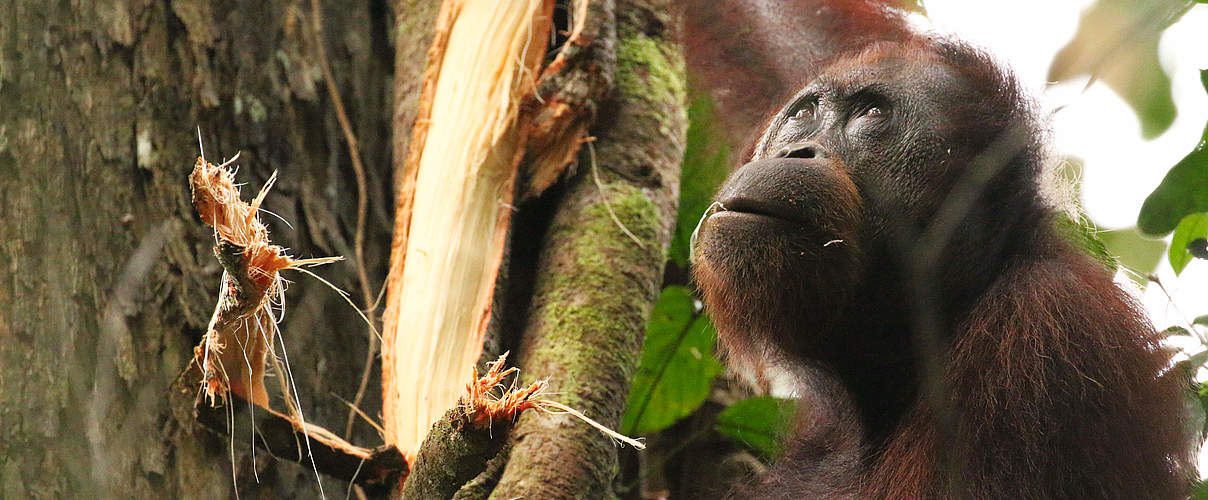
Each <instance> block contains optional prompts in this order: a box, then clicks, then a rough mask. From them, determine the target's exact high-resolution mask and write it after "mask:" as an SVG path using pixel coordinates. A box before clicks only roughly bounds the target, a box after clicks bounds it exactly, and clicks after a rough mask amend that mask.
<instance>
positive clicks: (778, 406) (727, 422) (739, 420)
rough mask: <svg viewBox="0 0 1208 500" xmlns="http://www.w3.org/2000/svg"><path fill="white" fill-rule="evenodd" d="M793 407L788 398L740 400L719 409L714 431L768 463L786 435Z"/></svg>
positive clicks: (778, 450)
mask: <svg viewBox="0 0 1208 500" xmlns="http://www.w3.org/2000/svg"><path fill="white" fill-rule="evenodd" d="M796 408H797V407H796V405H795V404H794V402H793V400H791V399H780V398H773V397H770V396H764V397H758V398H749V399H744V400H742V401H739V402H737V403H734V404H732V405H730V406H729V407H728V408H726V409H725V410H722V412H721V413H719V414H718V415H717V423H716V424H715V426H714V428H715V429H717V432H719V433H721V435H723V436H726V437H728V438H730V439H733V440H734V441H735V442H737V443H739V444H741V445H743V446H746V447H747V449H750V450H751V451H753V452H755V453H757V454H759V455H760V456H761V457H763V458H765V459H769V460H770V459H773V458H775V457H777V456H778V455H780V451H781V445H782V443H781V441H782V440H783V439H784V436H785V435H786V434H787V433H788V430H789V426H790V424H791V423H792V420H793V413H794V412H795V411H796Z"/></svg>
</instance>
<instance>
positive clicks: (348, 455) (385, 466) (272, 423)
mask: <svg viewBox="0 0 1208 500" xmlns="http://www.w3.org/2000/svg"><path fill="white" fill-rule="evenodd" d="M227 404H228V405H229V407H211V406H209V405H206V404H198V405H195V406H194V409H193V411H194V416H195V417H196V419H197V421H198V422H199V423H201V424H202V426H203V427H205V428H206V429H208V430H210V431H212V432H214V433H216V434H219V435H222V436H229V435H232V434H234V435H237V436H248V435H251V433H252V431H253V427H251V426H254V429H255V432H256V437H257V439H255V440H254V441H255V443H256V446H259V447H260V448H262V449H264V450H265V451H268V452H269V453H270V454H272V455H273V456H274V457H276V458H278V459H280V460H285V461H290V462H296V463H299V464H303V465H310V463H309V462H310V459H309V458H308V457H307V453H308V452H307V450H308V448H309V450H310V451H309V453H310V454H311V456H312V457H313V458H314V467H315V468H317V469H318V470H319V472H321V473H323V474H326V475H329V476H331V477H334V478H337V479H341V480H344V481H351V482H355V483H356V484H358V485H360V486H361V487H362V488H364V490H365V493H366V494H368V495H369V496H370V497H381V496H385V495H386V494H387V493H388V492H389V491H390V488H391V487H392V486H394V485H396V484H398V483H399V481H400V480H402V478H403V477H405V476H406V475H407V462H406V460H404V459H403V455H402V454H401V453H399V451H398V448H395V447H394V446H390V445H383V446H379V447H377V448H374V449H372V450H371V449H367V448H361V447H359V446H355V445H353V444H350V443H348V442H347V441H344V440H343V439H340V438H339V437H337V436H335V435H334V434H332V433H331V432H329V431H327V430H325V429H323V428H321V427H317V426H314V425H311V424H300V423H298V422H297V421H295V420H293V419H291V418H289V417H287V416H285V415H282V414H280V413H277V412H275V411H272V410H269V409H265V408H257V409H256V410H255V411H254V412H252V413H253V414H252V415H249V414H248V413H249V408H248V404H247V402H245V401H242V400H240V398H239V397H238V396H235V397H231V398H229V401H228V402H227ZM231 412H234V415H232V414H231ZM232 422H233V423H234V427H233V428H232V427H231V424H232ZM303 425H305V426H306V432H303V431H302V426H303ZM307 440H309V443H308V442H307ZM308 445H309V446H308Z"/></svg>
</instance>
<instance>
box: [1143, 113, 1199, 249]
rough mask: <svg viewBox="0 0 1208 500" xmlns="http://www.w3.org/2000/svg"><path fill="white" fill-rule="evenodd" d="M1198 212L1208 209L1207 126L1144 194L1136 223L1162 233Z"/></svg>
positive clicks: (1144, 230)
mask: <svg viewBox="0 0 1208 500" xmlns="http://www.w3.org/2000/svg"><path fill="white" fill-rule="evenodd" d="M1197 212H1208V127H1205V129H1204V133H1203V135H1202V136H1201V138H1200V143H1199V144H1197V145H1196V147H1195V149H1194V150H1192V151H1191V153H1189V154H1188V155H1187V156H1185V157H1183V159H1182V160H1179V162H1178V163H1176V164H1175V166H1174V167H1171V169H1170V171H1169V172H1166V177H1164V178H1162V183H1161V184H1158V187H1157V188H1155V189H1154V190H1153V192H1152V193H1149V197H1147V198H1145V203H1144V204H1142V205H1141V213H1140V214H1139V215H1138V216H1137V227H1139V228H1140V229H1141V231H1142V232H1144V233H1146V234H1151V235H1155V236H1162V235H1165V234H1166V233H1169V232H1171V231H1173V230H1174V228H1175V226H1177V225H1178V224H1179V221H1181V220H1183V218H1184V217H1186V216H1188V215H1191V214H1194V213H1197Z"/></svg>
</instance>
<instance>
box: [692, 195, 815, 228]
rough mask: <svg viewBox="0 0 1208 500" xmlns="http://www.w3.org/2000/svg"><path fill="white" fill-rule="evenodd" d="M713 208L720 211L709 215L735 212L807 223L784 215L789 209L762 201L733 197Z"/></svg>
mask: <svg viewBox="0 0 1208 500" xmlns="http://www.w3.org/2000/svg"><path fill="white" fill-rule="evenodd" d="M714 206H717V207H720V209H719V210H717V211H713V212H711V213H709V215H713V214H714V213H717V212H736V213H741V214H751V215H759V216H763V217H769V218H772V219H779V220H784V221H789V222H796V223H806V222H808V221H804V220H801V218H800V217H799V216H798V214H791V213H786V212H787V210H786V209H787V208H789V207H785V206H783V205H781V204H779V203H774V202H767V201H763V200H755V199H751V198H742V197H735V198H728V199H725V200H722V201H720V202H717V203H714ZM710 210H712V207H710Z"/></svg>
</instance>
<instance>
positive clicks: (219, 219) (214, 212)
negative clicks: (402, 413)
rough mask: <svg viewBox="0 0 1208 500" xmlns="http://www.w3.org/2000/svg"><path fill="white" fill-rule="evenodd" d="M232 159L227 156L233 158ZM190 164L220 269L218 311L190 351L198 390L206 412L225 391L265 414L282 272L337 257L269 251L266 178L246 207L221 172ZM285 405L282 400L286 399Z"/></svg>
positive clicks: (278, 249) (229, 178) (220, 167)
mask: <svg viewBox="0 0 1208 500" xmlns="http://www.w3.org/2000/svg"><path fill="white" fill-rule="evenodd" d="M238 156H239V155H235V158H238ZM235 158H232V159H231V160H230V161H227V162H226V163H224V164H222V165H217V166H215V165H214V164H212V163H207V162H206V161H205V158H202V157H199V158H197V163H196V164H195V165H194V167H193V172H192V173H191V174H189V185H190V187H191V188H192V191H193V206H194V208H196V209H197V214H198V215H200V216H201V220H202V221H203V222H205V223H206V224H207V225H209V226H210V227H213V228H214V255H215V256H216V257H217V258H218V262H220V263H221V264H222V267H223V273H222V284H221V286H220V288H219V292H218V304H217V306H216V307H215V309H214V315H213V316H212V317H211V318H210V325H209V328H208V331H207V332H206V334H205V337H204V338H203V339H202V341H201V345H198V346H197V347H195V348H194V349H193V352H194V356H195V357H196V360H197V362H198V363H200V366H201V371H202V374H203V375H202V376H203V380H202V382H201V383H202V389H203V390H204V392H205V396H206V399H207V400H208V401H209V402H210V404H211V405H215V404H217V403H218V402H219V401H225V400H226V397H227V391H231V392H234V393H235V394H237V395H239V396H240V397H242V398H244V399H247V400H249V401H252V402H253V403H256V404H258V405H260V406H263V407H268V393H267V392H266V391H265V388H264V369H265V361H266V358H268V356H269V355H270V354H271V353H272V352H273V337H274V335H275V333H276V327H277V325H276V321H275V318H274V314H273V310H272V307H271V306H272V305H273V303H274V302H275V303H277V304H280V303H281V302H280V301H281V300H283V297H284V293H285V282H284V280H282V279H281V276H280V275H279V274H278V273H279V272H280V271H281V270H284V269H300V268H302V267H306V266H314V265H319V264H326V263H329V262H334V261H337V260H340V259H341V257H324V258H318V259H294V258H293V257H290V256H289V255H286V253H285V249H283V248H281V247H279V246H277V245H273V244H272V243H270V242H269V239H268V229H267V228H266V227H265V226H264V223H263V222H262V221H261V220H260V217H259V214H258V212H259V210H260V204H261V203H262V202H263V201H264V196H265V195H267V194H268V190H269V189H270V188H272V186H273V183H274V181H275V180H276V178H277V174H276V173H274V174H273V176H272V177H271V178H269V180H268V182H266V183H265V185H264V189H261V190H260V193H259V194H258V195H256V198H255V199H254V200H252V202H251V203H246V202H244V201H243V200H241V199H240V198H239V187H238V185H236V184H235V181H234V176H233V175H232V173H231V172H230V171H229V170H227V168H226V167H227V165H230V164H231V163H233V162H234V161H235ZM286 399H287V401H288V399H289V398H288V396H287V397H286Z"/></svg>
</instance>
